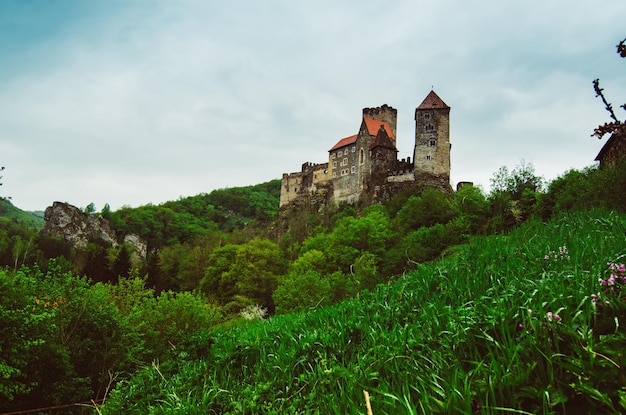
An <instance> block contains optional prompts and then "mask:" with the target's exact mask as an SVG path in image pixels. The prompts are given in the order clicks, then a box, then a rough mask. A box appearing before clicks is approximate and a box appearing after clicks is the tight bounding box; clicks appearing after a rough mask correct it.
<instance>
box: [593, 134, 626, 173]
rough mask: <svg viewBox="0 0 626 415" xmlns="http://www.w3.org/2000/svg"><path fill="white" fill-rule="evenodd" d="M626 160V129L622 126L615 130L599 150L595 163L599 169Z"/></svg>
mask: <svg viewBox="0 0 626 415" xmlns="http://www.w3.org/2000/svg"><path fill="white" fill-rule="evenodd" d="M625 158H626V127H625V126H622V127H621V128H619V129H618V130H616V131H615V132H614V133H613V134H611V137H609V139H608V140H607V142H606V143H604V145H603V146H602V148H601V149H600V152H599V153H598V155H597V156H596V161H598V162H599V163H600V168H602V167H605V166H609V165H614V164H617V163H618V162H619V161H620V160H623V159H625Z"/></svg>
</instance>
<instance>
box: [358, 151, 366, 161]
mask: <svg viewBox="0 0 626 415" xmlns="http://www.w3.org/2000/svg"><path fill="white" fill-rule="evenodd" d="M364 162H365V151H363V149H361V150H359V164H363V163H364Z"/></svg>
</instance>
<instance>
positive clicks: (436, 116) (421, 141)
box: [413, 91, 452, 180]
mask: <svg viewBox="0 0 626 415" xmlns="http://www.w3.org/2000/svg"><path fill="white" fill-rule="evenodd" d="M451 147H452V145H451V144H450V107H449V106H448V105H446V103H445V102H443V100H442V99H441V98H439V96H438V95H437V94H436V93H435V91H430V93H429V94H428V96H426V98H425V99H424V101H422V103H421V104H420V105H419V106H418V107H417V108H416V109H415V149H414V150H413V164H414V165H415V173H416V174H419V173H427V174H433V175H436V176H442V175H445V176H447V177H448V180H449V178H450V149H451Z"/></svg>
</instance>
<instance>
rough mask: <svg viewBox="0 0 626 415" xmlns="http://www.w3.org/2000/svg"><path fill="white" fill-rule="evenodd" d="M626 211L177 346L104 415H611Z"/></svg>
mask: <svg viewBox="0 0 626 415" xmlns="http://www.w3.org/2000/svg"><path fill="white" fill-rule="evenodd" d="M625 235H626V215H623V214H617V213H614V212H608V211H598V210H596V211H589V212H580V213H572V214H563V215H561V216H559V217H557V218H556V219H554V220H551V221H549V222H547V223H544V222H541V221H530V222H528V223H525V224H524V225H522V226H521V227H520V228H518V229H516V230H514V231H512V232H510V233H509V234H508V235H506V236H492V237H479V238H474V239H472V240H471V242H470V243H469V244H467V245H465V246H463V247H461V248H460V249H459V251H458V252H457V253H456V254H455V255H452V256H450V257H448V258H447V259H444V260H442V261H439V262H436V263H429V264H422V265H420V266H419V268H418V269H417V271H415V272H413V273H411V274H409V275H405V276H404V277H402V278H400V279H399V280H398V281H396V282H394V283H391V284H388V285H382V286H379V287H378V289H377V290H375V291H374V292H372V293H369V292H365V293H361V294H360V295H358V296H357V297H356V298H355V299H352V300H349V301H345V302H342V303H340V304H337V305H334V306H331V307H326V308H318V309H310V310H309V311H307V312H304V313H298V314H291V315H285V316H276V317H273V318H271V319H270V320H266V321H257V322H252V323H249V324H246V325H243V326H240V327H237V328H234V329H233V328H230V329H226V328H222V329H216V330H213V331H210V332H204V334H203V335H200V336H197V337H195V338H192V339H189V341H188V342H187V344H186V346H184V347H181V348H179V349H177V351H178V358H177V360H176V361H168V362H164V363H162V364H161V365H156V364H155V365H153V366H152V367H149V368H146V369H145V370H143V371H141V372H139V373H138V374H137V375H135V376H134V377H133V378H131V380H129V381H125V382H123V383H121V384H119V385H118V387H117V389H116V390H114V391H113V393H112V394H111V397H110V400H109V401H108V402H107V404H106V405H105V406H104V407H103V413H105V414H119V413H125V414H144V413H147V412H150V413H151V414H175V413H176V414H183V413H184V414H317V413H319V414H348V413H365V400H364V395H363V391H364V390H366V391H368V392H369V394H370V396H371V406H372V409H373V413H374V414H376V415H381V414H417V413H427V414H431V413H432V414H436V413H442V414H443V413H446V414H447V413H450V414H452V413H455V414H456V413H462V414H472V413H481V414H490V413H543V414H551V413H581V414H583V413H584V414H587V413H620V412H622V413H623V412H624V411H626V381H625V380H624V379H625V375H626V374H625V373H624V368H623V365H622V353H623V350H625V346H626V330H625V329H624V328H625V327H626V311H625V308H626V307H625V303H624V299H625V298H626V295H625V294H624V293H623V291H622V287H623V286H624V283H625V282H626V276H625V274H624V270H623V266H621V265H620V264H623V263H624V262H626V238H625Z"/></svg>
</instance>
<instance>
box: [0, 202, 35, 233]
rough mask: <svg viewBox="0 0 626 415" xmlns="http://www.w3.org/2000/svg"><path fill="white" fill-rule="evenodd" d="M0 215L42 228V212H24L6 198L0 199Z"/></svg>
mask: <svg viewBox="0 0 626 415" xmlns="http://www.w3.org/2000/svg"><path fill="white" fill-rule="evenodd" d="M0 217H3V218H7V219H11V220H13V221H15V222H19V223H23V224H25V225H27V226H29V227H32V228H35V229H41V228H43V224H44V220H43V212H25V211H23V210H21V209H18V208H17V207H15V206H13V204H12V203H11V202H10V201H9V200H7V199H0Z"/></svg>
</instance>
